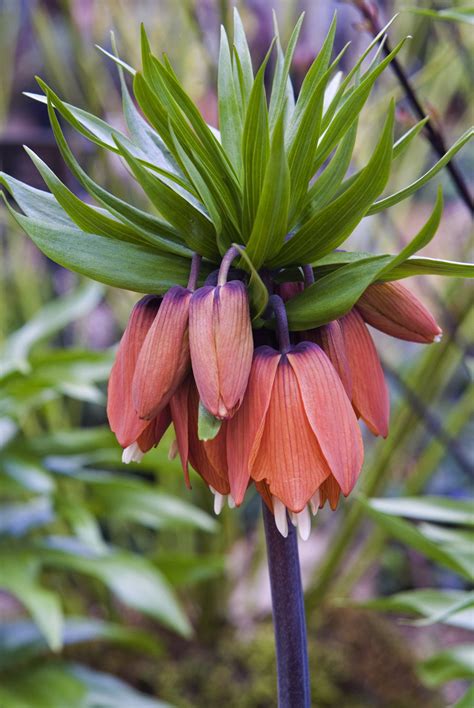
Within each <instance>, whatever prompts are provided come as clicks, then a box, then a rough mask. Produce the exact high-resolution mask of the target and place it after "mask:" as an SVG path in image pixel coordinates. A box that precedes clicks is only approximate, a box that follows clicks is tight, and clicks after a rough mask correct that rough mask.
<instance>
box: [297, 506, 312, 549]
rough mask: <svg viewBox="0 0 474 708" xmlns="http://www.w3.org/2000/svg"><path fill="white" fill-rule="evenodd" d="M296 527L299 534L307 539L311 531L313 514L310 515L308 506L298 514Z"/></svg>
mask: <svg viewBox="0 0 474 708" xmlns="http://www.w3.org/2000/svg"><path fill="white" fill-rule="evenodd" d="M296 521H297V523H296V528H297V529H298V535H299V537H300V538H301V540H302V541H307V540H308V538H309V535H310V533H311V516H310V515H309V509H308V507H307V506H305V508H304V509H303V511H300V512H299V513H298V514H296Z"/></svg>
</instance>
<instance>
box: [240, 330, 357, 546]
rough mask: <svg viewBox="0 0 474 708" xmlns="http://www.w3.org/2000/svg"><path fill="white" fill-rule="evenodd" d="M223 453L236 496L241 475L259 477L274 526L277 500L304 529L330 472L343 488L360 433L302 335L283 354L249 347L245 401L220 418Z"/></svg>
mask: <svg viewBox="0 0 474 708" xmlns="http://www.w3.org/2000/svg"><path fill="white" fill-rule="evenodd" d="M227 457H228V474H229V482H230V486H231V492H232V494H233V496H234V495H235V496H234V498H235V500H236V502H237V503H240V500H241V498H242V494H243V491H244V490H245V486H246V483H247V481H248V478H249V477H251V478H252V479H253V480H255V481H256V482H263V481H265V482H266V484H267V485H268V489H269V491H270V493H271V495H272V502H273V507H274V510H275V511H277V510H279V511H278V512H277V513H276V515H275V519H276V521H277V524H279V523H280V522H281V523H280V526H279V528H280V530H282V532H284V525H283V522H282V519H283V516H284V514H282V512H281V506H283V507H285V508H287V509H289V511H290V512H292V513H293V514H295V515H296V520H297V522H298V525H300V523H301V524H302V525H303V528H302V529H300V533H301V535H306V529H307V528H308V524H307V518H309V517H308V510H307V504H308V503H309V502H310V501H311V499H312V498H313V497H314V496H315V494H317V492H318V489H319V487H320V486H321V485H322V484H323V482H324V481H325V480H326V479H327V478H328V477H329V476H330V475H331V474H332V475H333V476H334V477H335V479H336V480H337V482H338V484H339V486H340V487H341V489H342V490H343V493H344V494H346V495H347V494H349V492H350V491H351V490H352V488H353V487H354V484H355V482H356V480H357V477H358V475H359V473H360V469H361V466H362V460H363V447H362V439H361V435H360V431H359V427H358V425H357V420H356V417H355V415H354V412H353V410H352V407H351V405H350V401H349V399H348V398H347V395H346V392H345V390H344V387H343V385H342V383H341V380H340V379H339V377H338V375H337V372H336V370H335V369H334V367H333V365H332V364H331V362H330V361H329V359H328V357H327V356H326V355H325V353H324V352H323V351H322V349H321V348H320V347H318V346H317V345H316V344H313V343H311V342H305V343H301V344H298V345H296V346H295V347H292V348H291V349H290V350H289V351H288V352H286V353H280V352H278V351H276V350H275V349H273V348H271V347H266V346H264V347H259V348H258V349H257V350H256V351H255V355H254V361H253V365H252V372H251V376H250V381H249V386H248V391H247V395H246V397H245V401H244V403H243V405H242V407H241V408H240V410H239V411H238V412H237V414H236V415H235V417H234V418H233V419H232V420H231V421H230V422H229V424H228V431H227ZM317 505H319V497H318V498H317V504H316V506H317ZM285 514H286V511H285ZM308 533H309V531H308Z"/></svg>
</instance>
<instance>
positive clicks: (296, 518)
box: [288, 511, 298, 527]
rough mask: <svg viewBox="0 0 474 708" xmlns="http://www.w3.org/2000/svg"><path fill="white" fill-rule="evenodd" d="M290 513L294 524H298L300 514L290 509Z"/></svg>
mask: <svg viewBox="0 0 474 708" xmlns="http://www.w3.org/2000/svg"><path fill="white" fill-rule="evenodd" d="M288 513H289V515H290V521H291V523H292V524H293V526H295V527H296V526H298V514H295V512H294V511H289V512H288Z"/></svg>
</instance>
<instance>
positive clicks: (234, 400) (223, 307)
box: [189, 280, 253, 418]
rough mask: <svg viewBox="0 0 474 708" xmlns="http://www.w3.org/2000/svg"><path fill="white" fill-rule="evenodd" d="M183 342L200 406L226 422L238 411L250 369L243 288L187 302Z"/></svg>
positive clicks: (229, 286) (231, 286) (201, 294)
mask: <svg viewBox="0 0 474 708" xmlns="http://www.w3.org/2000/svg"><path fill="white" fill-rule="evenodd" d="M189 328H190V329H189V336H190V346H191V359H192V365H193V373H194V378H195V380H196V385H197V387H198V390H199V395H200V397H201V401H202V403H203V404H204V406H205V407H206V408H207V410H208V411H210V413H212V415H214V416H216V417H217V418H229V417H231V416H232V415H233V414H234V412H235V410H236V409H237V408H238V407H239V406H240V405H241V403H242V399H243V396H244V393H245V390H246V388H247V382H248V378H249V373H250V367H251V364H252V352H253V339H252V327H251V322H250V314H249V305H248V298H247V292H246V289H245V286H244V284H243V283H241V282H240V281H237V280H235V281H230V282H228V283H226V284H225V285H222V286H217V287H215V288H213V287H210V286H208V287H204V288H201V289H200V290H197V291H196V292H195V293H194V294H193V297H192V300H191V306H190V314H189Z"/></svg>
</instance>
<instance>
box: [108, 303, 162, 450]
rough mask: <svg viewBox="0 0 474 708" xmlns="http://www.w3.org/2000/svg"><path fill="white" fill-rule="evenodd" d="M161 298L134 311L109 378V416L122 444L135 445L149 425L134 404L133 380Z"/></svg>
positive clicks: (138, 304)
mask: <svg viewBox="0 0 474 708" xmlns="http://www.w3.org/2000/svg"><path fill="white" fill-rule="evenodd" d="M160 302H161V298H159V297H156V296H155V295H146V296H145V297H144V298H142V299H141V300H140V301H139V302H137V303H136V305H135V307H134V308H133V310H132V312H131V314H130V318H129V320H128V324H127V327H126V329H125V332H124V333H123V337H122V339H121V341H120V345H119V348H118V351H117V355H116V357H115V363H114V365H113V367H112V371H111V373H110V378H109V386H108V396H107V416H108V419H109V424H110V428H111V430H112V431H113V432H114V433H115V435H116V437H117V440H118V442H119V444H120V445H121V446H122V447H123V448H127V447H129V446H130V445H132V443H134V442H135V441H136V440H137V438H138V437H139V436H140V434H141V433H142V432H143V430H144V429H145V428H146V427H147V424H148V422H147V421H145V420H141V419H140V418H139V416H138V415H137V413H136V411H135V408H134V406H133V401H132V381H133V375H134V372H135V366H136V363H137V360H138V358H139V355H140V350H141V348H142V344H143V342H144V341H145V338H146V335H147V334H148V331H149V329H150V327H151V325H152V322H153V320H154V319H155V316H156V313H157V312H158V308H159V306H160Z"/></svg>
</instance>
